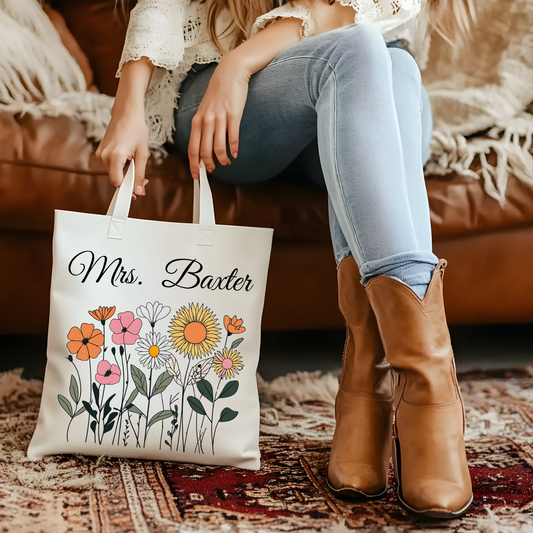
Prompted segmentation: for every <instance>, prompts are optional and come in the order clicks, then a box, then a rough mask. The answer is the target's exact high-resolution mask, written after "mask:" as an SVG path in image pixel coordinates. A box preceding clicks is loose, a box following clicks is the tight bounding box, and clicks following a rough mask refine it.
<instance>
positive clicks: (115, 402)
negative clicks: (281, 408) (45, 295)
mask: <svg viewBox="0 0 533 533" xmlns="http://www.w3.org/2000/svg"><path fill="white" fill-rule="evenodd" d="M133 184H134V164H133V161H132V162H131V164H130V167H129V169H128V172H127V174H126V177H125V179H124V182H123V183H122V185H121V187H120V188H119V189H117V191H116V193H115V196H114V198H113V201H112V203H111V205H110V208H109V211H108V213H107V215H106V216H103V215H93V214H85V213H75V212H70V211H56V212H55V228H54V240H53V272H52V288H51V309H50V325H49V335H48V352H47V356H48V361H47V366H46V374H45V380H44V388H43V396H42V400H41V409H40V412H39V419H38V422H37V427H36V429H35V433H34V435H33V438H32V440H31V443H30V446H29V449H28V457H29V458H30V459H32V460H36V459H40V458H42V457H43V456H44V455H47V454H54V453H80V454H86V455H108V456H114V457H129V458H143V459H157V460H164V461H184V462H191V463H201V464H212V465H233V466H237V467H241V468H246V469H258V468H259V446H258V441H259V400H258V393H257V383H256V369H257V364H258V359H259V344H260V333H261V315H262V312H263V302H264V296H265V287H266V279H267V270H268V263H269V260H270V250H271V244H272V234H273V230H272V229H261V228H248V227H238V226H223V225H217V224H215V216H214V209H213V199H212V196H211V191H210V188H209V183H208V181H207V174H206V171H205V166H204V165H203V163H202V165H201V173H200V180H199V182H198V181H195V183H194V185H195V194H194V197H195V199H194V219H193V223H192V224H179V223H169V222H157V221H148V220H139V219H134V218H128V214H129V209H130V203H131V194H132V191H133Z"/></svg>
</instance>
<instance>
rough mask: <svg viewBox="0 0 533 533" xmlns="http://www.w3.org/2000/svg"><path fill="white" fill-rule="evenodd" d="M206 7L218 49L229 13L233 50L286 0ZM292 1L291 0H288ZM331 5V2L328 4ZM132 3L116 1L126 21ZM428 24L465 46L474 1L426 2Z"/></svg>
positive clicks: (239, 0)
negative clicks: (219, 23)
mask: <svg viewBox="0 0 533 533" xmlns="http://www.w3.org/2000/svg"><path fill="white" fill-rule="evenodd" d="M198 1H201V2H205V3H206V4H207V16H208V30H209V36H210V37H211V39H212V40H213V41H214V43H215V44H216V45H217V46H219V40H218V36H217V35H216V29H215V27H216V19H217V16H218V15H219V14H220V13H221V11H222V10H223V9H224V8H227V9H228V10H229V12H230V13H231V18H232V19H233V21H234V22H233V24H232V25H231V26H230V27H228V28H225V30H224V32H229V31H231V32H232V33H233V43H232V44H233V46H232V47H233V48H234V47H236V46H238V45H239V44H240V43H241V42H242V41H245V40H246V39H248V37H250V30H251V28H252V24H253V23H254V21H255V19H256V18H257V17H259V16H260V15H263V14H264V13H267V12H268V11H270V10H271V9H272V8H273V7H274V4H276V5H280V4H285V3H287V0H198ZM288 1H291V0H288ZM327 1H329V2H330V3H332V2H331V0H327ZM130 3H134V1H132V0H116V8H117V11H119V12H120V14H121V15H122V16H123V17H124V18H125V19H127V17H128V13H129V8H130ZM426 9H427V12H428V18H429V23H430V24H431V26H432V27H433V29H434V30H435V31H436V32H437V33H438V34H440V35H441V36H442V37H443V38H444V39H445V40H446V41H447V42H448V43H449V44H451V45H452V46H454V47H456V45H457V44H464V42H465V41H466V39H467V38H468V35H469V33H470V31H471V29H472V26H473V25H474V24H475V22H476V10H475V6H474V0H427V7H426Z"/></svg>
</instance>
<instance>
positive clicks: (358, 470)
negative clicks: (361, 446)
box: [328, 463, 387, 497]
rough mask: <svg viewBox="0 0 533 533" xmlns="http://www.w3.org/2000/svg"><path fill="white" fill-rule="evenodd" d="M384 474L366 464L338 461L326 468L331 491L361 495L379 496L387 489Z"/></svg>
mask: <svg viewBox="0 0 533 533" xmlns="http://www.w3.org/2000/svg"><path fill="white" fill-rule="evenodd" d="M386 479H387V477H386V474H385V475H383V473H378V472H376V471H375V469H373V468H372V467H370V466H368V465H362V464H358V463H340V464H337V465H336V468H333V467H332V466H331V465H330V467H329V469H328V484H329V486H330V488H331V489H332V490H333V492H338V491H342V492H349V491H353V492H356V493H360V494H361V495H362V496H366V497H375V496H380V495H381V494H383V493H384V492H385V490H386V489H387V481H386Z"/></svg>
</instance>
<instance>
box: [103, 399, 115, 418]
mask: <svg viewBox="0 0 533 533" xmlns="http://www.w3.org/2000/svg"><path fill="white" fill-rule="evenodd" d="M115 396H116V394H113V395H112V396H110V397H109V398H108V399H107V400H106V402H105V405H104V418H105V417H106V416H107V415H108V414H109V411H111V405H110V403H111V400H112V399H113V398H114V397H115Z"/></svg>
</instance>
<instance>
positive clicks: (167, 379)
mask: <svg viewBox="0 0 533 533" xmlns="http://www.w3.org/2000/svg"><path fill="white" fill-rule="evenodd" d="M172 379H173V378H172V376H171V375H170V374H169V373H168V372H167V371H166V370H165V371H164V372H163V373H162V374H161V375H160V376H159V377H158V378H157V381H156V382H155V385H154V388H153V390H152V396H155V395H156V394H160V393H161V392H163V391H164V390H165V389H166V388H167V387H168V386H169V385H170V384H171V383H172Z"/></svg>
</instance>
